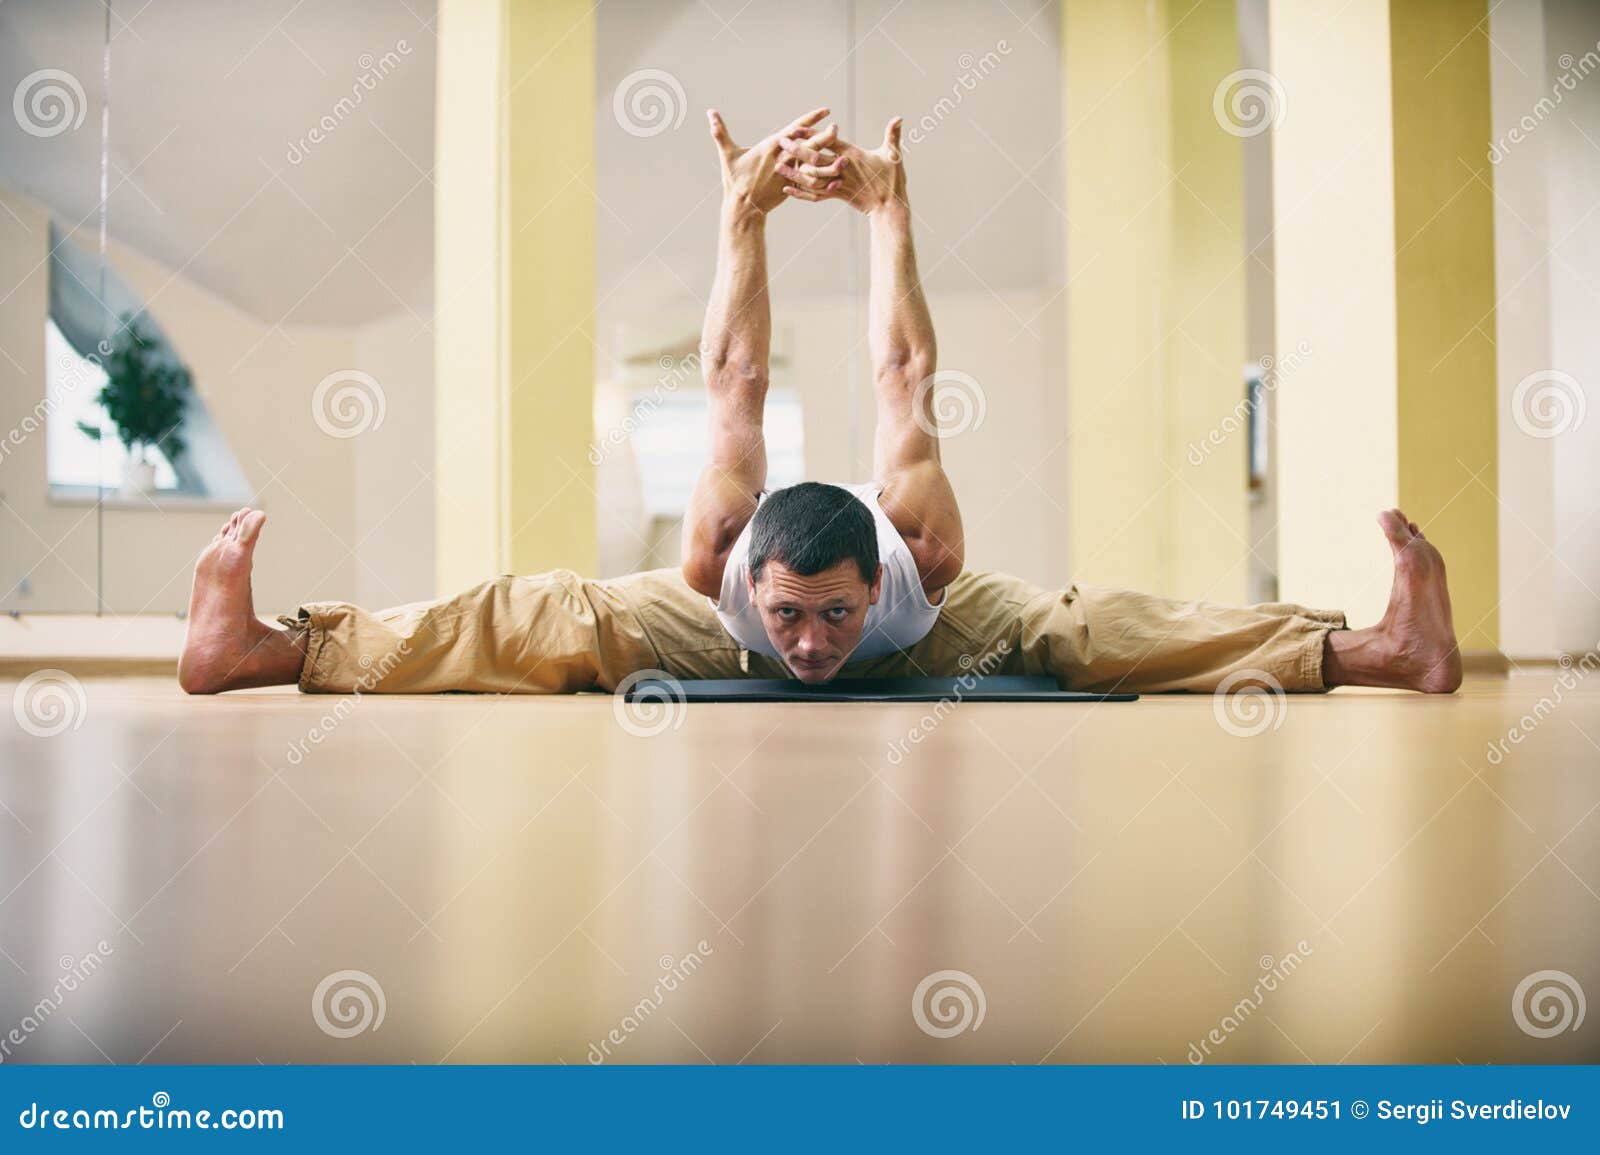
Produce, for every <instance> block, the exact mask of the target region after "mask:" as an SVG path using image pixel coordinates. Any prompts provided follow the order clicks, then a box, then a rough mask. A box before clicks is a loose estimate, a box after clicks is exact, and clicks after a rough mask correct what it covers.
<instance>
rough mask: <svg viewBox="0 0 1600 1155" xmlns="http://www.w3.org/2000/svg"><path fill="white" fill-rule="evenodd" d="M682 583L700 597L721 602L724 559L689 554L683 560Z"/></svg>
mask: <svg viewBox="0 0 1600 1155" xmlns="http://www.w3.org/2000/svg"><path fill="white" fill-rule="evenodd" d="M681 568H682V570H683V581H684V584H685V585H687V586H688V587H689V588H690V589H692V590H693V591H694V592H695V593H697V594H700V595H701V596H702V597H708V598H712V599H714V600H717V601H720V600H722V571H723V570H724V569H725V568H726V559H724V558H709V557H704V556H701V555H695V554H691V555H690V556H688V557H686V558H684V559H683V566H682V567H681Z"/></svg>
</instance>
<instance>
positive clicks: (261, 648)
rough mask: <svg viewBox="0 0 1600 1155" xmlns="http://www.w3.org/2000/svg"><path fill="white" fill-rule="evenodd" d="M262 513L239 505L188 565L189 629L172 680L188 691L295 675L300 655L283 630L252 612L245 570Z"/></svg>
mask: <svg viewBox="0 0 1600 1155" xmlns="http://www.w3.org/2000/svg"><path fill="white" fill-rule="evenodd" d="M266 520H267V515H266V514H264V513H262V512H261V511H260V510H255V509H241V510H239V511H238V512H237V513H235V514H234V515H233V516H232V517H231V518H229V519H228V524H227V525H225V526H223V527H222V529H221V530H220V531H219V532H218V534H217V536H216V537H214V538H212V539H211V544H210V545H208V546H206V548H205V549H204V550H203V551H202V552H201V554H200V557H199V559H198V560H197V561H196V562H195V567H194V588H193V590H192V591H191V592H190V594H189V629H188V632H187V634H186V635H185V636H184V639H183V654H182V655H181V656H180V657H179V658H178V685H180V686H182V687H183V689H184V690H185V691H186V692H188V693H190V694H216V693H219V692H221V691H223V690H237V689H242V688H244V687H246V686H272V685H282V684H284V683H287V682H294V681H297V680H298V678H299V676H300V664H301V660H302V658H303V655H302V654H301V653H300V651H299V649H298V647H297V646H295V644H294V642H293V641H292V640H291V639H290V637H289V634H288V633H287V631H285V630H280V629H275V628H274V627H272V626H269V625H267V623H265V622H263V621H261V620H260V619H259V618H257V617H256V612H255V604H254V601H253V599H252V597H251V593H250V570H251V566H252V564H253V559H254V556H255V549H256V541H257V539H258V538H259V537H260V535H261V527H262V525H263V524H264V523H265V522H266Z"/></svg>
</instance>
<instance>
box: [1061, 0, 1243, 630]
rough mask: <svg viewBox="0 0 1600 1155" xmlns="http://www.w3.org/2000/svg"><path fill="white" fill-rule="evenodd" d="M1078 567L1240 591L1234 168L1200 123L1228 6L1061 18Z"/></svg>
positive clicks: (1186, 589) (1221, 593) (1238, 231)
mask: <svg viewBox="0 0 1600 1155" xmlns="http://www.w3.org/2000/svg"><path fill="white" fill-rule="evenodd" d="M1062 37H1063V58H1064V61H1065V64H1064V68H1065V76H1064V93H1065V97H1064V99H1065V121H1066V125H1067V139H1066V145H1065V152H1064V155H1065V162H1066V195H1067V212H1068V214H1069V216H1070V220H1069V225H1068V235H1067V289H1066V297H1067V398H1068V401H1067V411H1068V428H1069V440H1068V445H1067V460H1068V463H1069V464H1068V468H1069V470H1070V478H1071V481H1070V487H1069V494H1070V501H1071V506H1070V511H1069V517H1070V527H1069V532H1070V535H1071V546H1070V558H1071V565H1072V572H1073V576H1074V577H1075V578H1077V579H1080V580H1084V581H1093V582H1103V583H1110V584H1117V585H1126V586H1133V587H1136V588H1139V589H1143V590H1148V591H1150V592H1152V593H1166V594H1175V595H1183V596H1190V597H1209V598H1214V599H1222V600H1239V599H1241V598H1242V597H1243V596H1244V592H1245V586H1246V575H1247V565H1246V559H1247V557H1248V553H1249V550H1248V545H1247V507H1246V492H1247V490H1246V484H1247V478H1246V456H1245V455H1246V451H1247V445H1246V440H1245V438H1244V436H1243V435H1242V434H1235V435H1232V436H1231V437H1230V438H1229V439H1228V441H1227V442H1226V444H1224V445H1223V446H1222V447H1221V448H1220V449H1216V448H1214V449H1213V451H1212V452H1209V453H1206V454H1203V455H1200V459H1199V461H1198V462H1196V461H1193V460H1191V457H1190V454H1189V452H1188V447H1189V446H1190V444H1191V443H1193V442H1196V441H1203V440H1204V438H1205V437H1206V434H1207V432H1208V431H1210V430H1212V429H1213V428H1216V427H1218V426H1219V425H1221V423H1222V422H1223V421H1224V419H1226V418H1229V417H1231V416H1233V415H1234V409H1235V406H1236V405H1237V404H1238V402H1239V401H1240V399H1241V398H1242V396H1243V373H1242V370H1243V361H1244V355H1245V278H1244V259H1245V247H1244V214H1243V180H1242V164H1243V158H1242V153H1241V148H1240V143H1239V139H1238V138H1237V137H1236V136H1233V135H1230V134H1229V133H1227V132H1225V131H1224V130H1223V129H1222V127H1221V126H1220V125H1219V124H1218V122H1217V120H1216V119H1215V117H1214V116H1213V115H1212V94H1213V91H1214V89H1215V87H1216V85H1217V84H1218V82H1219V81H1220V80H1221V79H1222V78H1223V77H1224V76H1226V75H1227V74H1228V73H1230V72H1231V71H1233V70H1235V69H1236V68H1237V67H1238V63H1237V62H1238V39H1237V26H1236V20H1235V16H1234V5H1233V3H1232V2H1231V0H1201V2H1200V3H1199V4H1193V3H1191V2H1183V3H1165V2H1163V3H1157V4H1154V5H1141V4H1128V3H1124V2H1118V0H1066V2H1065V4H1064V5H1063V8H1062Z"/></svg>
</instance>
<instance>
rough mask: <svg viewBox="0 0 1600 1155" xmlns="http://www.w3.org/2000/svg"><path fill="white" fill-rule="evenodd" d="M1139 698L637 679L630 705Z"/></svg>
mask: <svg viewBox="0 0 1600 1155" xmlns="http://www.w3.org/2000/svg"><path fill="white" fill-rule="evenodd" d="M1138 697H1139V695H1138V694H1091V693H1086V692H1084V691H1081V690H1062V689H1058V688H1057V686H1056V680H1055V679H1054V678H1050V677H1033V676H1029V675H1020V674H994V675H990V676H989V677H987V678H971V677H967V678H838V679H836V680H834V681H832V682H826V683H824V684H822V685H820V686H812V685H807V684H806V683H805V682H801V681H797V680H794V679H788V678H704V679H689V680H686V681H679V680H677V679H669V678H641V679H640V680H639V681H638V682H635V683H634V684H633V685H632V686H631V687H629V689H628V692H627V699H628V701H630V702H631V701H634V700H636V699H639V698H648V699H652V700H657V701H681V702H939V701H943V700H945V699H954V700H958V701H963V702H1133V701H1137V700H1138Z"/></svg>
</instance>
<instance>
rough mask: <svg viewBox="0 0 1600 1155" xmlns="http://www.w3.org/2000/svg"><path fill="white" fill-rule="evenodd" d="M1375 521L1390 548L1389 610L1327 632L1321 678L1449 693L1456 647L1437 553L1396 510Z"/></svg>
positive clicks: (1455, 676) (1455, 680) (1456, 667)
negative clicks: (1372, 622) (1371, 621)
mask: <svg viewBox="0 0 1600 1155" xmlns="http://www.w3.org/2000/svg"><path fill="white" fill-rule="evenodd" d="M1378 524H1379V525H1380V526H1381V527H1382V528H1383V535H1384V536H1385V537H1386V538H1388V539H1389V547H1390V548H1391V549H1392V550H1394V585H1393V587H1392V588H1391V589H1390V591H1389V608H1388V609H1386V610H1385V611H1384V613H1383V620H1382V621H1380V622H1379V623H1378V624H1377V625H1376V626H1372V627H1370V628H1368V629H1365V630H1354V631H1345V630H1341V631H1335V632H1333V633H1330V634H1329V635H1328V642H1327V649H1326V651H1325V653H1324V675H1323V677H1324V681H1325V682H1326V683H1327V684H1328V685H1330V686H1335V685H1350V686H1388V687H1391V688H1394V689H1401V690H1420V691H1422V692H1423V693H1424V694H1451V693H1454V692H1455V690H1456V689H1457V688H1458V687H1459V686H1460V685H1461V651H1460V650H1459V649H1458V648H1457V647H1456V632H1455V626H1454V625H1453V624H1452V623H1451V620H1450V590H1449V588H1448V587H1447V586H1446V584H1445V573H1444V557H1443V556H1442V555H1441V554H1440V553H1439V551H1438V550H1437V549H1435V548H1434V545H1433V543H1432V542H1430V541H1428V539H1427V538H1425V537H1423V535H1422V531H1421V530H1420V529H1418V528H1417V523H1416V522H1414V521H1411V520H1410V519H1409V518H1407V517H1406V515H1405V514H1404V513H1402V512H1401V511H1400V510H1398V509H1386V510H1384V511H1383V512H1382V513H1380V514H1379V515H1378Z"/></svg>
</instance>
